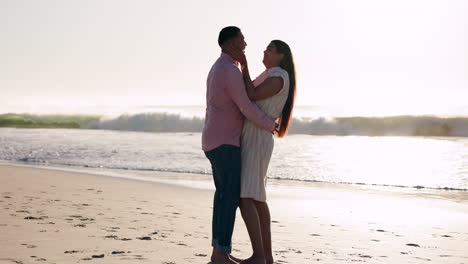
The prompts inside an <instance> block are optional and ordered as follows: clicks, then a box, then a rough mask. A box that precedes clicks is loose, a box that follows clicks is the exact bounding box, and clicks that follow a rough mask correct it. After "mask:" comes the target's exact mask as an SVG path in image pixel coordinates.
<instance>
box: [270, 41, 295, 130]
mask: <svg viewBox="0 0 468 264" xmlns="http://www.w3.org/2000/svg"><path fill="white" fill-rule="evenodd" d="M272 43H273V44H274V45H275V47H276V52H278V53H280V54H283V55H284V57H283V59H282V60H281V63H280V65H279V66H280V67H281V68H283V69H284V70H285V71H287V72H288V75H289V92H288V99H286V103H285V104H284V107H283V112H282V113H281V116H280V118H279V129H278V130H279V132H278V137H284V136H285V135H286V134H287V133H288V129H289V125H290V124H291V119H292V118H291V117H292V110H293V107H294V98H295V95H296V69H295V66H294V59H293V55H292V52H291V48H289V46H288V44H286V43H285V42H284V41H281V40H273V41H272Z"/></svg>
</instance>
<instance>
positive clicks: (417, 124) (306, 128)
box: [81, 113, 468, 137]
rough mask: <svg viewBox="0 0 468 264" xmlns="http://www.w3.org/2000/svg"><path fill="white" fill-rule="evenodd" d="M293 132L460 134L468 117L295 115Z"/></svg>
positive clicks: (177, 123) (150, 117)
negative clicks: (303, 116)
mask: <svg viewBox="0 0 468 264" xmlns="http://www.w3.org/2000/svg"><path fill="white" fill-rule="evenodd" d="M203 125H204V119H203V118H199V117H192V118H186V117H182V116H180V115H178V114H169V113H141V114H132V115H121V116H119V117H116V118H111V119H103V118H102V119H100V120H95V121H92V122H90V123H88V124H85V125H82V126H81V128H85V129H109V130H125V131H145V132H201V131H202V129H203ZM289 133H290V134H307V135H338V136H348V135H361V136H456V137H468V117H437V116H392V117H336V118H316V119H313V118H302V119H297V118H294V119H293V120H292V123H291V127H290V129H289Z"/></svg>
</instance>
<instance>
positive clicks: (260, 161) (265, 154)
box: [240, 67, 289, 202]
mask: <svg viewBox="0 0 468 264" xmlns="http://www.w3.org/2000/svg"><path fill="white" fill-rule="evenodd" d="M268 77H281V78H283V87H282V88H281V90H280V91H279V92H278V93H277V94H275V95H273V96H272V97H269V98H266V99H263V100H260V101H256V102H255V103H256V104H257V105H258V107H259V108H260V109H261V110H262V111H263V112H265V113H266V114H267V115H268V116H270V117H271V118H273V119H276V118H278V117H280V115H281V112H282V111H283V107H284V104H285V103H286V99H287V98H288V91H289V76H288V72H287V71H285V70H284V69H282V68H280V67H273V68H270V69H267V70H265V71H264V72H263V73H262V74H260V75H259V76H258V77H257V78H256V79H255V80H254V81H253V83H254V85H255V87H257V86H258V85H260V84H261V83H262V82H263V81H265V79H267V78H268ZM273 145H274V140H273V134H271V132H269V131H266V130H263V129H261V128H259V127H257V126H256V125H255V124H254V123H252V121H250V120H248V119H246V120H245V122H244V128H243V130H242V135H241V195H240V197H241V198H253V199H255V200H257V201H262V202H264V201H266V191H265V186H266V181H267V170H268V164H269V163H270V158H271V154H272V152H273Z"/></svg>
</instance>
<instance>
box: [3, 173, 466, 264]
mask: <svg viewBox="0 0 468 264" xmlns="http://www.w3.org/2000/svg"><path fill="white" fill-rule="evenodd" d="M441 193H442V195H440V193H436V192H435V191H434V192H432V191H431V192H429V191H426V192H424V191H420V192H416V191H406V192H403V191H402V192H400V193H392V192H383V191H377V190H375V191H374V190H365V189H360V188H359V187H352V186H332V185H327V186H322V185H318V184H317V186H312V187H310V186H308V187H304V186H301V185H294V184H292V185H291V186H288V187H284V186H283V187H281V186H275V185H274V184H273V185H272V187H271V188H270V196H269V204H270V208H271V213H272V220H273V224H272V234H273V248H274V256H275V260H276V263H295V264H299V263H355V262H359V263H361V262H364V263H427V262H430V263H457V264H460V263H468V194H467V193H466V192H448V191H441ZM212 195H213V191H212V190H202V189H194V188H187V187H182V186H177V185H170V184H161V183H154V182H145V181H137V180H129V179H122V178H115V177H105V176H97V175H91V174H86V173H74V172H63V171H58V170H49V169H42V168H28V167H19V166H3V165H2V166H0V206H1V208H2V209H1V214H0V263H36V262H39V263H41V262H42V263H166V264H169V263H172V264H174V263H209V254H210V252H211V248H210V247H209V245H210V234H211V204H212ZM234 232H235V233H234V238H233V247H234V252H233V254H234V255H235V256H237V257H240V258H246V257H248V256H249V254H250V252H251V251H250V245H249V241H248V236H247V233H246V230H245V226H244V224H243V222H242V219H241V217H240V214H239V213H238V216H237V222H236V228H235V231H234Z"/></svg>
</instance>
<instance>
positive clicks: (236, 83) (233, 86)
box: [225, 68, 276, 132]
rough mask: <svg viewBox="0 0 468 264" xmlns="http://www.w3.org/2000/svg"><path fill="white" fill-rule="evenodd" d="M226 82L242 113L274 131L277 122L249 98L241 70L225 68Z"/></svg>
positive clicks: (229, 92)
mask: <svg viewBox="0 0 468 264" xmlns="http://www.w3.org/2000/svg"><path fill="white" fill-rule="evenodd" d="M225 82H226V89H227V92H228V94H229V96H230V97H231V98H232V100H233V101H234V103H236V105H237V107H239V109H240V110H241V112H242V114H243V115H244V116H245V117H247V119H249V120H251V121H252V122H254V123H255V124H256V125H257V126H259V127H260V128H262V129H265V130H267V131H270V132H273V131H274V130H275V127H276V123H275V122H274V121H273V120H272V119H271V118H270V117H268V116H267V115H266V114H265V113H264V112H262V111H261V110H260V109H259V108H258V107H257V105H255V104H254V103H252V102H251V101H250V100H249V98H248V97H247V92H246V91H245V84H244V80H243V78H242V74H241V72H240V71H239V70H238V69H235V68H227V69H226V70H225Z"/></svg>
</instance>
